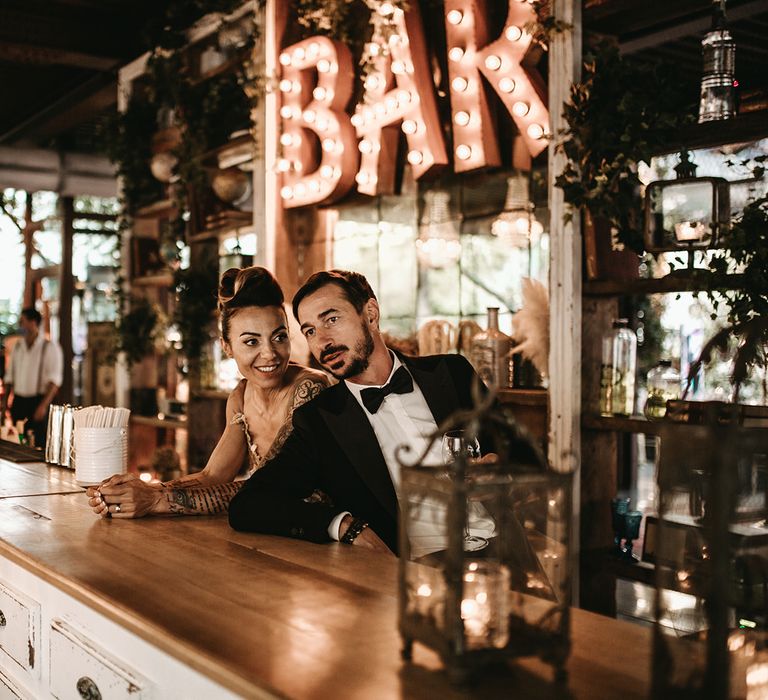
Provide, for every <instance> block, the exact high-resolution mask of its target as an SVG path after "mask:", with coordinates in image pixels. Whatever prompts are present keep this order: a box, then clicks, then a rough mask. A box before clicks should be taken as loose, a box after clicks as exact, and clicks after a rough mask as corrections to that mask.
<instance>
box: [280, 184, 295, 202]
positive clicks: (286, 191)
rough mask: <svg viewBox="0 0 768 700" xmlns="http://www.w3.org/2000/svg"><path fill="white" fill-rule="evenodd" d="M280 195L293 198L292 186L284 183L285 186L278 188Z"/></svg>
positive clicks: (284, 197)
mask: <svg viewBox="0 0 768 700" xmlns="http://www.w3.org/2000/svg"><path fill="white" fill-rule="evenodd" d="M280 196H281V197H282V198H283V199H292V198H293V187H289V186H288V185H286V186H285V187H283V188H281V189H280Z"/></svg>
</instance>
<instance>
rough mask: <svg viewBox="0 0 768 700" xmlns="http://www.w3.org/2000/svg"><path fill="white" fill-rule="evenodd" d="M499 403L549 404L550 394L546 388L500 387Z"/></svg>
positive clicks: (520, 404)
mask: <svg viewBox="0 0 768 700" xmlns="http://www.w3.org/2000/svg"><path fill="white" fill-rule="evenodd" d="M497 397H498V399H499V403H500V404H502V405H503V406H506V405H508V404H514V405H516V406H545V407H546V406H547V405H548V397H549V394H548V392H547V390H546V389H499V391H498V393H497Z"/></svg>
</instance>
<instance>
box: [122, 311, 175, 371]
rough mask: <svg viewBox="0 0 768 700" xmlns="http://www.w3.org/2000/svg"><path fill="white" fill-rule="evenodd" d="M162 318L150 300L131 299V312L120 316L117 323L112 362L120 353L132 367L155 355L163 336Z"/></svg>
mask: <svg viewBox="0 0 768 700" xmlns="http://www.w3.org/2000/svg"><path fill="white" fill-rule="evenodd" d="M121 306H122V303H121ZM162 317H163V314H162V313H161V312H160V310H159V309H158V307H157V306H156V305H155V304H152V303H151V302H150V301H149V300H147V299H145V298H143V297H131V298H130V309H129V311H128V312H127V313H124V314H118V317H117V320H116V323H115V336H114V345H113V349H112V352H111V353H110V355H111V360H112V361H114V359H115V358H116V357H117V355H118V354H119V353H125V359H126V361H127V362H128V366H129V367H130V366H132V365H134V364H137V363H139V362H141V361H142V360H143V359H144V358H145V357H147V356H148V355H151V354H152V353H154V352H155V350H156V344H157V341H158V340H159V338H160V336H161V335H162V328H163V325H164V324H163V323H162Z"/></svg>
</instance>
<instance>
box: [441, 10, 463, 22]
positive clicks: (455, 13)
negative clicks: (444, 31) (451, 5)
mask: <svg viewBox="0 0 768 700" xmlns="http://www.w3.org/2000/svg"><path fill="white" fill-rule="evenodd" d="M445 17H446V19H447V20H448V21H449V22H450V23H451V24H461V20H463V19H464V13H463V12H462V11H461V10H451V11H450V12H449V13H448V14H447V15H446V16H445Z"/></svg>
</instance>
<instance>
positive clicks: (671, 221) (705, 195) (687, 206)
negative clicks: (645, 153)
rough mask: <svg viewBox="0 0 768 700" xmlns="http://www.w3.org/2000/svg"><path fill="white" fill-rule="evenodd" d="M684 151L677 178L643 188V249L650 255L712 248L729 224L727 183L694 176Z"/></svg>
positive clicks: (677, 168)
mask: <svg viewBox="0 0 768 700" xmlns="http://www.w3.org/2000/svg"><path fill="white" fill-rule="evenodd" d="M689 155H690V154H689V153H688V151H686V150H683V151H681V153H680V163H679V164H678V165H677V166H676V167H675V171H676V173H677V179H675V180H657V181H656V182H652V183H650V184H649V185H648V186H647V187H646V189H645V236H644V238H645V249H646V250H647V251H649V252H651V253H660V252H664V251H674V250H687V251H688V253H689V255H688V262H689V266H690V267H693V252H694V251H695V250H699V249H705V248H712V247H715V246H716V245H717V243H718V239H719V237H720V234H721V232H723V231H724V230H725V228H726V227H727V225H728V222H729V221H730V216H731V203H730V189H729V183H728V180H726V179H724V178H722V177H696V165H695V164H694V163H692V162H691V161H690V160H689Z"/></svg>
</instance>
